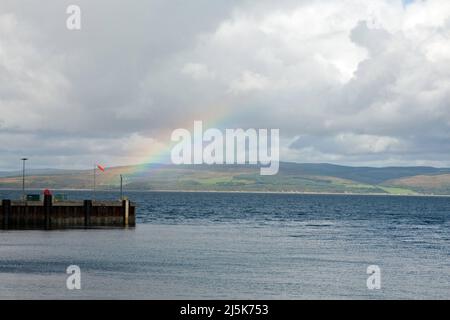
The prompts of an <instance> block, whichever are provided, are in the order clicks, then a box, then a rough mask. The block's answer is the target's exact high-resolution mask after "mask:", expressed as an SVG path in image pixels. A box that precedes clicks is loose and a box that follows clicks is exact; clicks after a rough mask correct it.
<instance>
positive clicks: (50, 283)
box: [0, 191, 450, 299]
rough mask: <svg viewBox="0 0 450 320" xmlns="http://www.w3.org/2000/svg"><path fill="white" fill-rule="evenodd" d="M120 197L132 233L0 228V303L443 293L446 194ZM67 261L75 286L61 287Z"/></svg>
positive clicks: (447, 254)
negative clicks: (131, 211)
mask: <svg viewBox="0 0 450 320" xmlns="http://www.w3.org/2000/svg"><path fill="white" fill-rule="evenodd" d="M64 193H66V194H67V196H68V198H69V199H90V198H92V192H86V191H64ZM126 196H127V197H128V198H129V199H131V201H132V202H134V203H135V204H136V205H137V225H136V227H135V228H128V229H88V230H59V231H58V230H54V231H9V230H8V231H5V230H0V299H449V298H450V198H448V197H425V196H380V195H373V196H372V195H313V194H270V193H214V192H205V193H202V192H193V193H190V192H127V193H126ZM19 197H20V192H17V191H0V198H2V199H3V198H12V199H14V198H19ZM95 197H96V199H105V200H106V199H108V200H113V199H118V198H119V194H118V193H115V192H98V191H97V192H96V195H95ZM73 265H75V266H78V267H79V271H80V273H79V276H80V277H79V280H80V281H79V283H80V289H73V288H69V287H70V286H69V287H68V285H67V282H68V278H69V277H70V276H71V274H68V273H67V269H68V267H69V266H73ZM374 268H375V269H374ZM373 270H376V275H375V274H372V272H373ZM374 276H376V277H377V278H376V280H375V282H373V280H374V279H373V277H374ZM368 282H369V283H368ZM374 283H376V286H375V287H374V285H373V284H374Z"/></svg>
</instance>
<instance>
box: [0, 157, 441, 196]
mask: <svg viewBox="0 0 450 320" xmlns="http://www.w3.org/2000/svg"><path fill="white" fill-rule="evenodd" d="M21 174H22V173H21V172H3V173H1V174H0V188H3V189H15V188H21V183H22V180H21V179H22V177H21ZM120 174H122V175H124V177H125V180H124V185H125V187H126V188H127V189H128V190H184V191H261V192H264V191H267V192H323V193H374V194H375V193H376V194H450V168H433V167H385V168H373V167H349V166H340V165H333V164H327V163H321V164H308V163H306V164H300V163H289V162H282V163H281V164H280V171H279V173H278V174H277V175H275V176H261V175H260V174H259V167H258V166H247V165H245V166H244V165H212V166H209V165H195V166H188V165H182V166H176V165H171V164H147V165H139V166H122V167H113V168H107V169H106V172H104V173H103V172H97V179H96V180H97V188H98V189H105V190H117V189H118V187H119V175H120ZM26 184H27V188H36V189H42V188H52V189H91V188H92V184H93V171H92V169H90V170H55V169H43V170H28V171H27V178H26Z"/></svg>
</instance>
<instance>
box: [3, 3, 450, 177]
mask: <svg viewBox="0 0 450 320" xmlns="http://www.w3.org/2000/svg"><path fill="white" fill-rule="evenodd" d="M71 4H76V5H78V6H79V7H80V8H81V30H68V29H67V28H66V20H67V18H68V14H67V13H66V8H67V7H68V6H69V5H71ZM194 120H203V121H204V123H205V124H206V125H208V126H211V127H217V128H219V129H221V130H224V129H225V128H244V129H245V128H268V129H270V128H274V129H280V138H281V141H280V143H281V151H280V153H281V160H282V161H294V162H316V163H317V162H320V163H322V162H329V163H336V164H343V165H353V166H361V165H369V166H391V165H399V166H406V165H432V166H450V154H449V152H450V1H448V0H427V1H425V0H423V1H422V0H415V1H406V0H403V1H402V0H341V1H335V0H308V1H307V0H295V1H294V0H285V1H283V0H282V1H268V0H258V1H249V0H239V1H238V0H215V1H210V0H192V1H184V0H170V1H167V0H149V1H137V0H135V1H126V2H125V1H120V0H86V1H76V0H71V1H65V0H43V1H39V3H38V4H37V2H36V1H33V0H2V1H1V2H0V171H2V170H15V169H18V168H20V166H21V164H20V158H21V157H23V156H27V157H29V158H30V160H29V165H30V166H33V167H35V168H50V167H52V168H89V167H92V165H93V164H95V163H101V164H104V165H106V166H115V165H128V164H136V163H144V162H159V161H165V160H164V156H163V155H164V154H165V152H164V151H167V150H169V146H170V134H171V132H172V131H173V130H174V129H177V128H187V129H190V128H192V127H193V121H194Z"/></svg>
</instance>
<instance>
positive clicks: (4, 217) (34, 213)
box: [0, 195, 136, 230]
mask: <svg viewBox="0 0 450 320" xmlns="http://www.w3.org/2000/svg"><path fill="white" fill-rule="evenodd" d="M135 211H136V208H135V206H134V205H133V204H132V203H131V202H130V201H129V200H123V201H97V200H96V201H92V200H84V201H62V202H54V201H53V198H52V196H49V195H47V196H45V197H44V201H11V200H8V199H5V200H2V203H1V207H0V229H11V230H27V229H38V230H54V229H72V228H124V227H135V225H136V219H135Z"/></svg>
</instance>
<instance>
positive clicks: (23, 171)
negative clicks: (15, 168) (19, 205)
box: [20, 158, 28, 200]
mask: <svg viewBox="0 0 450 320" xmlns="http://www.w3.org/2000/svg"><path fill="white" fill-rule="evenodd" d="M20 160H22V200H25V161H27V160H28V159H27V158H22V159H20Z"/></svg>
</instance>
